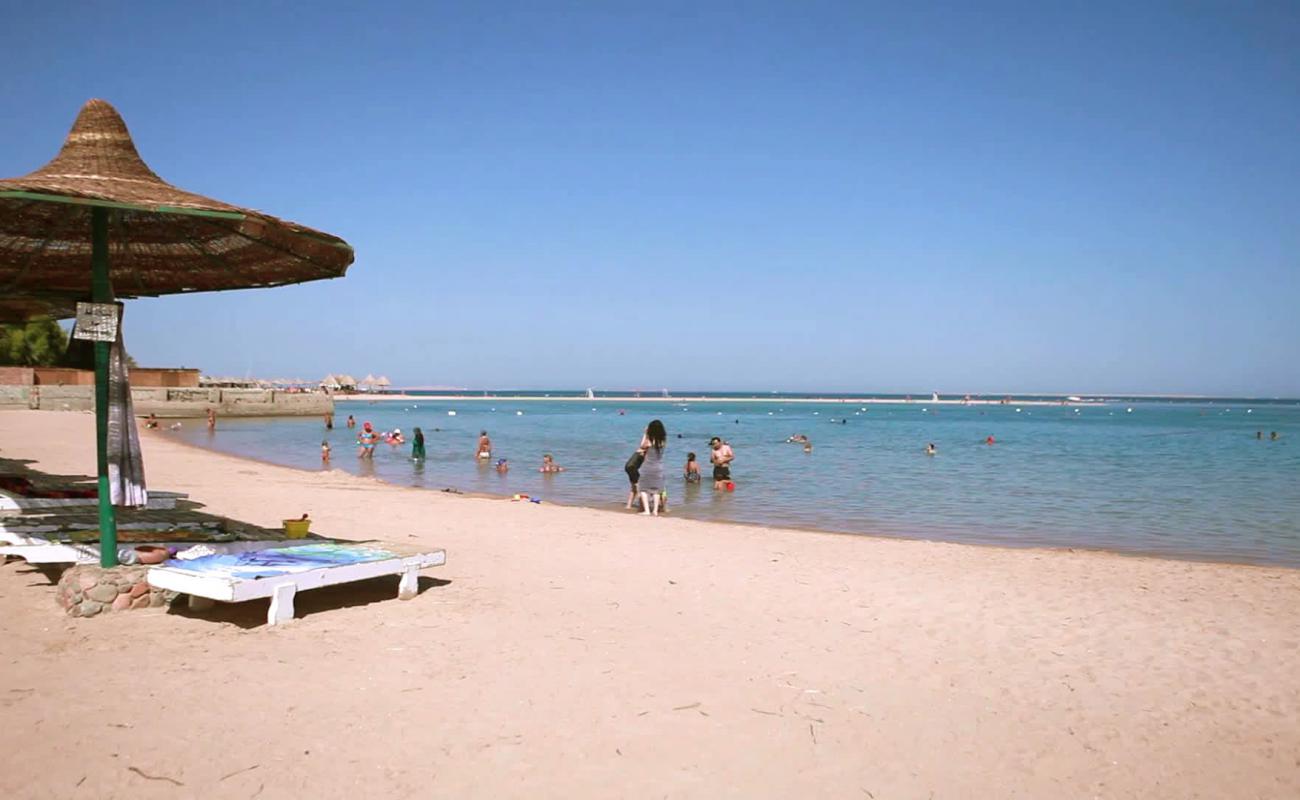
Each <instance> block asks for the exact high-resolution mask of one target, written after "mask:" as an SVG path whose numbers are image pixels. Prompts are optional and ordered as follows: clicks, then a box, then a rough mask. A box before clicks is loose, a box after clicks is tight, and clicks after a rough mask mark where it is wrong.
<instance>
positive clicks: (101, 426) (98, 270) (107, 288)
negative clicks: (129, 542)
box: [90, 207, 117, 567]
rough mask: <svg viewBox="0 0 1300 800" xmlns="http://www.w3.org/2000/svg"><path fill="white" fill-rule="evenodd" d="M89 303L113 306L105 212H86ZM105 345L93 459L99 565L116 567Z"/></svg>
mask: <svg viewBox="0 0 1300 800" xmlns="http://www.w3.org/2000/svg"><path fill="white" fill-rule="evenodd" d="M90 226H91V242H92V244H91V253H90V268H91V274H90V299H91V300H92V301H93V302H96V303H111V302H113V287H112V285H111V284H110V283H109V280H108V209H107V208H99V207H96V208H93V209H91V212H90ZM110 346H111V345H110V344H109V343H108V342H95V455H96V461H97V466H98V470H99V565H100V566H101V567H116V566H117V515H116V514H115V513H114V512H113V500H112V497H111V494H110V492H109V489H108V348H109V347H110Z"/></svg>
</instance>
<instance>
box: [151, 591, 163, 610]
mask: <svg viewBox="0 0 1300 800" xmlns="http://www.w3.org/2000/svg"><path fill="white" fill-rule="evenodd" d="M166 604H167V598H165V597H164V596H163V593H162V592H153V593H152V594H150V595H149V605H150V606H151V607H152V608H161V607H162V606H164V605H166Z"/></svg>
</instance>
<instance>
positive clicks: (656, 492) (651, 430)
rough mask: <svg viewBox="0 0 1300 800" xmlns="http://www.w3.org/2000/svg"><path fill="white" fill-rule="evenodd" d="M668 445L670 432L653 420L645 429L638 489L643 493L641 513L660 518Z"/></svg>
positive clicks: (660, 423)
mask: <svg viewBox="0 0 1300 800" xmlns="http://www.w3.org/2000/svg"><path fill="white" fill-rule="evenodd" d="M667 443H668V431H667V430H665V429H664V424H663V423H662V422H660V421H659V420H657V419H656V420H653V421H651V423H650V424H649V425H647V426H646V428H645V435H644V436H642V437H641V445H640V447H639V448H638V452H640V453H642V454H643V455H644V456H645V461H644V462H643V463H642V464H641V478H640V480H639V481H638V483H637V489H638V490H639V491H640V493H641V513H642V514H653V515H654V516H656V517H657V516H659V497H660V495H661V494H663V491H664V485H665V484H664V445H665V444H667Z"/></svg>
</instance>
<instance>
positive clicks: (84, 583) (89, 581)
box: [77, 570, 99, 592]
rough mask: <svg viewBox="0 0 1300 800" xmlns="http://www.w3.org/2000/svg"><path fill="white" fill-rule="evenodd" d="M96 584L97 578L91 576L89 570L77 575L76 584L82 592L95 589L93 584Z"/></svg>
mask: <svg viewBox="0 0 1300 800" xmlns="http://www.w3.org/2000/svg"><path fill="white" fill-rule="evenodd" d="M97 583H99V576H98V575H94V574H92V573H91V572H90V571H89V570H86V571H84V572H81V573H80V574H78V575H77V584H78V585H79V586H80V587H81V591H83V592H84V591H86V590H87V589H93V588H95V584H97Z"/></svg>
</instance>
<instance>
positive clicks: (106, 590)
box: [86, 583, 117, 603]
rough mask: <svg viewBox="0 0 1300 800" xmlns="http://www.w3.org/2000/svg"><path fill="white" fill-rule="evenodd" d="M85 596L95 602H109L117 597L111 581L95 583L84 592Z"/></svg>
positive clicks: (115, 588)
mask: <svg viewBox="0 0 1300 800" xmlns="http://www.w3.org/2000/svg"><path fill="white" fill-rule="evenodd" d="M86 597H88V598H89V599H91V600H94V601H95V602H97V603H111V602H113V601H114V600H115V599H117V587H116V586H114V585H113V584H111V583H97V584H95V586H94V587H93V588H91V589H89V590H88V591H87V592H86Z"/></svg>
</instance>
